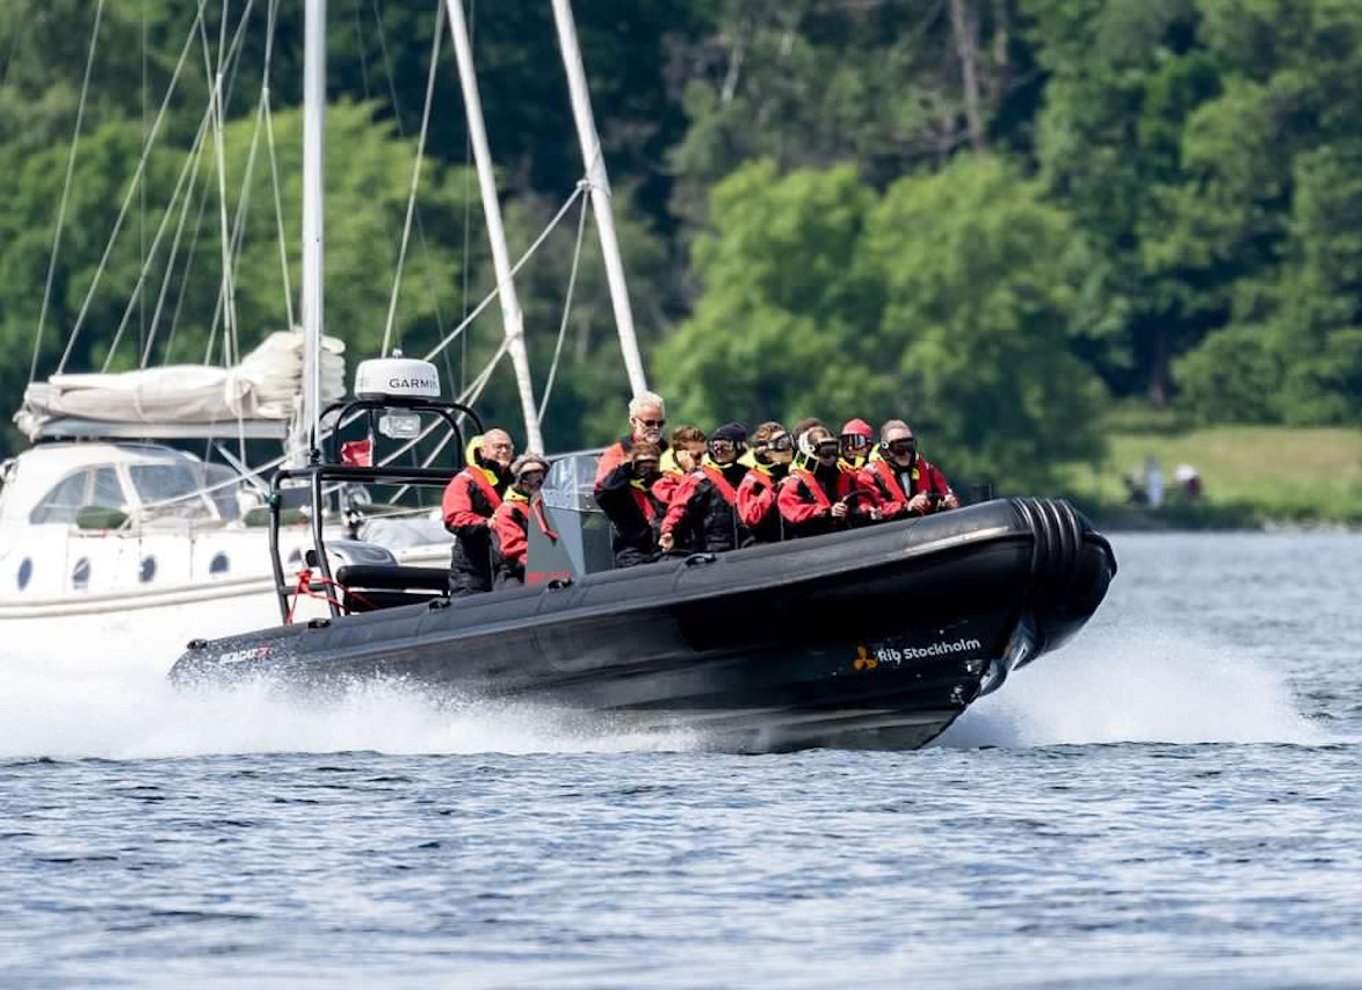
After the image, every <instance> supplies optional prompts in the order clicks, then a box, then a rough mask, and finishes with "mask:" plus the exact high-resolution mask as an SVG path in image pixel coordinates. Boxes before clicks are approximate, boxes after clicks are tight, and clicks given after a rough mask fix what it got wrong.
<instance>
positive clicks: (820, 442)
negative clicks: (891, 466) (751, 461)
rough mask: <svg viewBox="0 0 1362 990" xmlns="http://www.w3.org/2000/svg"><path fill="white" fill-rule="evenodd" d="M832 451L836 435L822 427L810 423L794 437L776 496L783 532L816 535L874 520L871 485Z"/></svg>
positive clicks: (836, 449) (877, 512) (875, 508)
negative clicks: (796, 439) (790, 459)
mask: <svg viewBox="0 0 1362 990" xmlns="http://www.w3.org/2000/svg"><path fill="white" fill-rule="evenodd" d="M838 453H839V444H838V442H837V438H836V437H834V436H833V435H832V434H831V433H830V432H829V431H828V429H827V428H826V427H823V426H815V427H814V428H813V429H811V430H808V431H806V432H805V433H804V436H803V437H802V438H801V439H800V441H799V452H798V453H797V454H796V455H795V458H794V463H793V466H792V467H791V468H790V476H789V477H788V478H786V479H785V480H784V481H783V482H782V483H781V486H780V492H779V494H778V495H777V496H776V506H777V508H778V509H779V510H780V515H781V518H782V519H784V520H785V532H786V533H787V534H788V535H790V536H796V537H799V536H818V535H820V534H823V533H835V532H838V531H840V530H844V529H847V528H849V527H852V526H864V525H866V524H868V523H872V522H876V521H878V520H879V518H880V510H879V506H878V504H877V503H876V500H875V493H874V491H873V490H871V489H869V488H867V487H865V486H864V484H863V483H862V482H861V480H860V476H859V475H858V474H857V472H855V471H852V470H850V469H849V468H846V467H843V466H842V464H841V463H840V459H839V457H838Z"/></svg>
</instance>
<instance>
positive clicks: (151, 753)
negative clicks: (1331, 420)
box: [0, 624, 1331, 759]
mask: <svg viewBox="0 0 1362 990" xmlns="http://www.w3.org/2000/svg"><path fill="white" fill-rule="evenodd" d="M149 649H151V647H150V646H149V644H148V641H147V640H146V639H145V638H143V637H136V638H133V637H129V638H128V639H126V640H123V641H121V642H114V643H112V644H111V647H110V649H108V650H106V652H105V653H103V654H102V655H100V656H98V657H93V656H69V655H63V654H60V653H54V652H53V647H52V644H50V643H46V642H44V643H38V642H27V643H25V642H22V641H19V642H13V641H11V642H10V643H7V644H5V645H4V646H3V647H0V677H3V679H4V684H5V690H4V692H3V693H0V759H15V758H28V757H52V758H57V759H80V758H104V759H146V758H159V757H184V756H202V755H216V754H238V753H322V752H343V751H375V752H385V753H423V754H426V753H429V754H465V753H493V752H496V753H566V752H625V751H664V750H665V751H676V750H692V749H698V748H703V746H704V740H703V739H702V738H700V737H698V736H696V735H694V734H689V733H676V734H671V735H654V734H647V735H645V734H640V733H630V732H628V731H622V732H614V733H612V732H610V731H608V728H607V729H604V730H603V728H602V726H601V725H600V724H599V723H593V724H573V723H568V722H564V721H563V719H562V718H561V717H560V716H557V715H555V714H553V713H550V712H546V711H537V710H535V709H533V708H525V707H518V708H506V707H502V706H496V707H492V706H489V705H476V704H474V705H463V706H454V707H451V705H450V704H449V703H448V702H447V701H445V702H441V701H438V700H436V699H434V698H432V697H431V696H429V695H427V694H425V693H423V692H422V691H420V690H418V689H415V688H413V687H411V686H408V685H403V684H393V683H368V684H363V685H357V686H356V687H354V688H353V689H352V690H350V691H349V692H347V693H346V694H344V695H343V696H339V697H337V698H334V699H331V700H327V701H317V700H315V699H313V700H305V699H300V698H297V697H290V696H288V695H286V694H283V693H281V692H280V691H279V690H278V689H276V688H274V687H272V686H270V685H266V684H260V683H248V684H244V685H238V686H235V687H231V688H212V689H206V688H205V689H201V690H194V691H184V690H180V689H177V688H174V687H172V686H171V685H170V683H169V682H168V681H167V680H166V678H165V671H166V669H167V668H168V667H169V665H170V662H171V660H173V658H174V655H175V651H174V650H173V649H170V648H169V647H164V646H163V645H158V646H157V647H156V648H155V650H154V651H153V652H152V657H151V660H150V661H149V660H148V657H147V655H146V654H147V651H148V650H149ZM167 649H170V652H167ZM1329 741H1331V740H1330V739H1329V737H1328V734H1327V733H1326V732H1324V731H1323V730H1322V729H1320V728H1319V727H1318V726H1317V725H1316V724H1315V723H1313V722H1312V721H1311V720H1310V719H1308V718H1306V717H1305V716H1304V715H1302V714H1301V713H1300V711H1299V710H1298V708H1297V706H1296V701H1295V698H1294V697H1293V694H1292V691H1291V689H1290V686H1289V685H1288V684H1287V683H1286V680H1285V679H1284V678H1283V677H1282V676H1280V675H1278V674H1277V673H1275V672H1274V671H1272V670H1270V669H1268V668H1266V667H1265V666H1263V665H1262V664H1260V663H1256V662H1253V661H1251V660H1249V659H1246V658H1244V657H1243V656H1237V655H1235V653H1234V651H1233V650H1232V649H1230V648H1228V647H1223V646H1216V645H1215V644H1211V643H1206V642H1197V641H1195V640H1189V639H1188V638H1187V637H1186V636H1184V635H1178V634H1174V633H1173V632H1171V631H1169V632H1166V633H1159V632H1157V631H1155V632H1149V631H1147V627H1146V628H1145V631H1141V632H1135V631H1133V630H1132V628H1131V627H1130V626H1124V625H1123V624H1117V625H1115V626H1107V627H1105V628H1095V629H1090V630H1088V631H1087V632H1086V633H1085V634H1084V635H1083V636H1081V637H1079V639H1078V640H1077V641H1076V642H1075V643H1074V644H1071V645H1070V646H1068V647H1066V648H1065V649H1063V650H1061V651H1060V652H1058V653H1056V654H1052V655H1050V656H1046V657H1044V658H1043V659H1041V660H1040V661H1038V662H1037V663H1035V664H1034V665H1032V666H1031V667H1028V668H1026V669H1024V670H1022V671H1019V672H1018V673H1016V674H1015V675H1013V676H1012V677H1011V678H1009V680H1008V683H1007V685H1006V687H1005V688H1004V689H1003V690H1002V691H1000V692H999V693H998V694H996V695H992V696H990V697H987V698H984V699H983V700H981V701H980V702H979V703H978V704H976V705H975V706H974V707H972V708H971V709H970V710H969V711H968V712H966V713H965V715H964V716H963V717H962V718H961V719H960V721H959V722H957V723H956V724H955V725H954V726H953V727H952V728H951V729H950V730H948V731H947V732H946V734H945V735H944V736H943V737H942V739H941V740H940V742H939V745H942V746H947V747H953V748H974V747H979V746H1000V747H1009V748H1027V747H1036V746H1050V745H1061V744H1093V743H1115V742H1168V743H1205V742H1235V743H1245V742H1272V743H1294V744H1300V745H1318V744H1321V743H1326V742H1329Z"/></svg>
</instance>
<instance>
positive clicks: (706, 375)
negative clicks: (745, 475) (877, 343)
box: [653, 161, 875, 426]
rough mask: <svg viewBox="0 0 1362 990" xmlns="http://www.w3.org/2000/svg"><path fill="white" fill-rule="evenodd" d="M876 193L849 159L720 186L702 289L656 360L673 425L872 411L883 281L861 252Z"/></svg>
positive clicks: (704, 253) (767, 166)
mask: <svg viewBox="0 0 1362 990" xmlns="http://www.w3.org/2000/svg"><path fill="white" fill-rule="evenodd" d="M874 199H875V197H874V193H873V192H872V191H871V190H869V189H868V188H866V187H865V186H864V185H863V184H862V183H861V182H860V180H859V179H858V178H857V175H856V172H855V170H854V169H853V168H851V167H849V166H841V167H838V168H833V169H830V170H827V171H821V172H820V171H811V170H810V171H796V172H793V173H791V174H789V175H786V176H783V177H782V176H778V175H777V172H776V167H775V165H774V163H772V162H770V161H760V162H755V163H753V164H751V165H748V166H746V167H744V168H741V169H739V170H738V171H737V172H735V173H734V174H733V175H731V176H729V177H728V178H726V179H725V180H723V181H722V182H720V183H719V184H718V185H717V186H715V188H714V191H713V194H712V197H711V206H710V215H711V217H712V218H713V220H712V223H711V226H710V229H709V230H707V231H706V232H705V233H704V234H702V235H701V236H700V237H699V238H698V239H697V240H696V242H695V246H694V251H693V264H694V271H695V274H696V275H697V276H698V278H699V279H700V280H701V281H702V283H703V286H704V289H703V292H702V294H701V296H700V298H699V301H698V302H697V304H696V307H695V313H694V315H693V316H692V317H691V318H690V319H689V320H687V321H686V322H685V323H684V324H683V325H682V326H681V327H679V328H678V329H677V331H676V332H675V333H673V334H672V335H671V336H670V337H669V338H668V339H667V340H666V341H665V342H664V343H663V344H662V346H661V347H660V348H659V349H658V351H657V354H656V359H655V360H654V362H653V365H654V369H655V372H656V375H657V378H658V382H659V384H660V385H661V387H662V389H663V390H664V394H666V395H667V396H668V397H669V398H671V399H672V400H673V402H674V408H673V411H672V413H671V416H672V418H673V419H674V420H678V421H689V422H696V423H701V424H704V425H707V426H714V425H717V424H718V423H720V422H723V421H725V420H729V419H735V418H736V419H745V420H748V421H749V422H753V421H758V420H761V419H766V418H768V417H772V416H775V417H783V418H785V419H786V420H794V419H798V418H799V417H802V416H807V415H810V414H811V413H813V412H823V413H832V412H837V411H847V412H848V414H850V412H851V411H852V410H856V411H860V410H862V409H863V408H864V407H863V406H862V404H861V400H862V399H863V398H864V393H865V391H866V390H867V388H873V387H874V386H871V385H869V384H868V383H867V381H866V380H865V378H864V377H863V376H862V374H861V373H860V372H861V369H862V368H864V367H865V366H866V365H867V364H868V363H869V360H868V359H869V358H870V357H871V354H872V351H871V349H870V342H869V341H867V340H866V338H865V335H864V333H863V331H864V330H865V328H866V327H867V326H868V325H869V322H870V320H869V319H868V318H867V317H871V316H873V308H868V307H867V306H866V301H867V295H866V291H865V290H868V291H869V292H870V293H872V294H873V291H874V286H873V285H863V284H861V280H860V278H859V276H858V274H857V273H856V272H855V271H854V268H853V265H852V259H853V258H854V256H855V252H856V248H857V243H858V241H859V238H860V236H861V231H862V228H863V225H864V222H865V217H866V213H867V211H868V210H869V209H870V207H871V205H872V204H873V202H874Z"/></svg>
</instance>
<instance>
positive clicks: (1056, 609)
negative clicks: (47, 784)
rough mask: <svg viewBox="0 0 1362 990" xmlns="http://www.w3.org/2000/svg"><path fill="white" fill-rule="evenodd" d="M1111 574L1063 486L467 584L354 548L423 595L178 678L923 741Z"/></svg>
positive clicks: (766, 734)
mask: <svg viewBox="0 0 1362 990" xmlns="http://www.w3.org/2000/svg"><path fill="white" fill-rule="evenodd" d="M550 511H551V513H552V516H551V518H552V521H553V523H554V526H555V528H558V529H560V531H567V532H568V533H571V532H572V530H573V528H574V520H573V518H572V516H573V515H574V514H573V513H570V512H565V511H564V510H563V509H562V507H561V505H560V506H559V507H558V508H557V509H553V508H551V509H550ZM579 522H580V520H579ZM569 539H570V537H569ZM532 552H533V551H532ZM530 566H531V569H532V570H533V569H534V568H535V562H534V560H533V558H532V559H531V564H530ZM1115 573H1116V560H1115V556H1114V555H1113V553H1112V550H1111V547H1110V545H1109V544H1108V542H1107V540H1106V539H1105V538H1104V537H1102V536H1101V535H1099V534H1098V533H1097V532H1095V531H1094V530H1093V529H1092V527H1091V526H1090V525H1089V524H1088V523H1087V521H1086V520H1085V519H1084V518H1083V517H1082V516H1081V515H1080V514H1079V513H1077V512H1076V511H1075V510H1074V509H1073V508H1072V507H1071V506H1070V505H1069V504H1068V503H1067V502H1064V501H1055V500H1048V499H1021V498H1018V499H1006V500H995V501H991V502H986V503H983V504H981V505H976V506H969V507H966V508H963V509H959V510H956V511H952V512H946V513H941V514H938V515H934V516H928V517H926V518H923V519H915V520H906V521H899V522H894V523H887V524H883V525H879V526H873V527H869V528H866V529H858V530H853V531H850V532H846V533H841V534H834V535H828V536H820V537H811V538H807V539H803V540H796V541H792V542H787V543H779V544H770V545H766V546H758V547H752V548H749V549H744V550H736V551H733V552H730V553H726V554H722V555H717V556H716V555H711V554H699V555H693V556H690V557H687V558H684V559H673V560H664V561H662V562H659V563H656V564H650V565H646V566H643V567H636V568H631V569H628V570H619V571H607V572H603V573H597V574H588V575H585V576H581V577H574V578H558V579H554V580H549V581H547V582H546V583H543V584H540V585H538V586H533V585H532V586H530V587H527V588H524V589H516V590H512V591H505V592H494V593H491V594H486V595H481V596H476V597H473V598H464V599H456V600H450V599H448V598H445V597H443V596H441V595H439V594H438V593H436V592H435V591H434V589H435V588H436V587H439V586H442V583H443V581H444V577H445V572H444V571H443V570H439V569H418V568H402V567H393V568H388V569H384V568H381V567H373V566H368V567H342V568H340V569H339V570H338V571H337V573H336V580H337V581H338V582H339V584H341V585H347V586H349V587H350V588H354V587H355V586H356V585H366V586H368V587H370V588H371V589H372V588H382V587H385V586H386V587H389V588H405V589H408V590H407V591H406V592H402V594H406V595H418V596H419V592H413V591H412V590H411V589H416V588H420V587H421V586H423V585H424V586H425V587H426V589H427V591H426V594H427V595H428V596H429V598H428V600H426V601H418V602H415V603H413V604H407V605H399V606H397V607H392V608H382V609H379V610H375V611H369V612H365V613H362V614H355V615H348V616H340V617H337V618H333V619H314V620H312V621H310V622H308V623H306V624H300V625H291V626H280V627H277V628H274V629H268V630H264V631H261V632H258V633H255V634H252V635H248V636H234V637H231V638H228V639H223V640H218V641H216V642H212V643H208V642H196V643H194V644H191V649H190V650H189V652H188V653H186V654H185V655H184V656H183V657H182V658H181V659H180V661H179V662H178V663H177V664H176V665H175V667H174V669H173V670H172V671H171V677H172V679H173V680H174V681H176V682H177V683H181V684H184V683H202V682H204V681H210V682H219V683H220V682H224V681H233V680H238V679H241V678H246V677H259V676H265V677H268V678H272V679H277V680H280V681H283V682H286V683H290V684H297V685H304V686H308V687H313V688H323V689H332V688H340V687H343V686H345V685H348V684H352V683H354V682H355V681H357V680H365V679H373V678H382V679H392V680H394V681H402V682H405V683H408V684H414V685H420V686H422V687H425V688H431V689H436V690H442V691H447V692H449V693H450V694H451V695H454V696H457V697H459V698H461V699H486V700H505V701H516V702H524V703H529V704H533V705H536V706H544V707H545V708H548V709H554V710H568V711H571V712H586V713H591V714H593V715H596V716H604V717H605V718H606V720H607V721H608V724H609V725H610V726H611V727H612V728H613V729H621V728H627V729H629V730H631V731H635V730H645V731H647V730H657V731H664V732H672V731H676V730H694V731H696V732H698V733H699V734H700V735H701V736H702V738H703V740H704V742H705V744H707V745H709V746H712V747H714V748H716V749H722V750H732V751H740V752H770V751H783V750H793V749H801V748H808V747H838V748H875V749H914V748H917V747H919V746H922V745H924V744H925V743H927V742H929V741H930V740H931V739H933V738H935V737H936V736H937V735H939V734H940V733H941V732H942V731H944V730H945V729H946V727H947V726H949V725H950V724H951V722H953V721H954V720H955V719H956V718H957V717H958V716H959V715H960V714H961V712H963V711H964V710H965V708H966V707H968V706H969V705H970V704H971V703H972V702H974V701H975V700H976V699H978V698H980V697H982V696H983V695H985V694H988V693H989V692H991V691H994V690H997V688H999V687H1000V686H1001V685H1002V683H1003V682H1004V681H1005V680H1006V679H1007V677H1008V675H1009V674H1010V673H1011V672H1012V671H1013V670H1015V669H1017V668H1019V667H1022V666H1024V665H1026V664H1027V663H1030V662H1031V661H1032V660H1034V659H1035V658H1036V657H1037V656H1039V655H1040V654H1041V653H1044V652H1046V651H1048V650H1052V649H1054V648H1056V647H1058V646H1059V645H1061V644H1062V643H1064V642H1065V641H1066V640H1067V639H1069V637H1071V636H1072V635H1073V634H1074V633H1075V632H1077V631H1078V630H1079V629H1080V628H1081V627H1082V626H1083V624H1084V623H1085V622H1086V621H1087V620H1088V618H1089V617H1091V615H1092V614H1093V612H1094V611H1095V609H1096V608H1097V606H1098V605H1099V604H1100V603H1101V601H1102V599H1103V597H1104V595H1105V594H1106V590H1107V586H1108V584H1109V582H1110V581H1111V579H1112V577H1113V576H1114V575H1115ZM349 593H350V592H347V594H349ZM378 593H380V592H377V591H373V590H367V591H359V592H357V593H355V594H357V595H358V597H359V598H361V599H363V598H365V596H368V595H371V594H378Z"/></svg>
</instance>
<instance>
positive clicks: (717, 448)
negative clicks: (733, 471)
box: [709, 440, 738, 457]
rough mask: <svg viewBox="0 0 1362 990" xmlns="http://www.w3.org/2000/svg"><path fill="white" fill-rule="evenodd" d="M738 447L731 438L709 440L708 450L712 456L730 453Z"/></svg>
mask: <svg viewBox="0 0 1362 990" xmlns="http://www.w3.org/2000/svg"><path fill="white" fill-rule="evenodd" d="M737 449H738V445H737V444H736V443H734V442H733V441H732V440H711V441H710V442H709V452H710V454H711V455H713V456H716V457H717V456H719V455H722V454H731V453H733V452H734V451H735V450H737Z"/></svg>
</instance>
